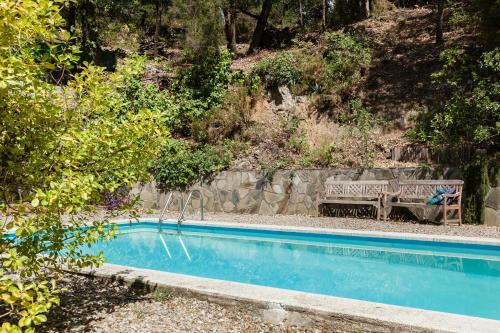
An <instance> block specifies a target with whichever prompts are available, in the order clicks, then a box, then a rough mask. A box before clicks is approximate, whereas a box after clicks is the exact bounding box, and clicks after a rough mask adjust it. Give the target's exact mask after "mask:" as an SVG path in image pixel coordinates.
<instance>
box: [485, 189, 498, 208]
mask: <svg viewBox="0 0 500 333" xmlns="http://www.w3.org/2000/svg"><path fill="white" fill-rule="evenodd" d="M486 207H489V208H493V209H494V210H500V187H493V188H492V189H490V191H489V192H488V195H487V196H486Z"/></svg>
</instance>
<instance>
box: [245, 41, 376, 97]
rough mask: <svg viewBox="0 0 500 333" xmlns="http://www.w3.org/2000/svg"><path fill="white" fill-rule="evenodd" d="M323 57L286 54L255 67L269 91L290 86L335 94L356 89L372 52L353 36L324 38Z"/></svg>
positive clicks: (282, 53) (311, 54)
mask: <svg viewBox="0 0 500 333" xmlns="http://www.w3.org/2000/svg"><path fill="white" fill-rule="evenodd" d="M323 39H324V49H325V50H324V54H323V55H321V54H317V53H312V52H310V50H308V49H307V48H304V49H302V50H300V52H296V51H284V52H281V53H279V54H278V55H277V56H276V57H274V58H271V59H265V60H263V61H261V62H260V63H258V64H257V65H256V66H255V67H254V70H253V72H254V74H256V75H258V76H259V77H261V78H262V79H263V81H264V82H265V84H266V86H267V87H277V86H284V85H286V86H289V87H291V88H292V90H293V91H294V92H296V93H299V94H302V93H310V92H313V93H335V92H339V91H343V90H346V89H347V88H350V87H352V86H354V85H356V84H357V83H358V82H359V81H360V80H361V77H362V74H363V71H365V70H366V69H367V68H368V66H369V65H370V62H371V51H370V49H369V48H367V47H365V46H364V45H363V43H361V42H360V41H358V40H357V39H356V38H354V37H353V36H351V35H349V34H346V33H342V32H335V33H326V34H325V35H324V38H323Z"/></svg>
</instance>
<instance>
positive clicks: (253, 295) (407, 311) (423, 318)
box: [79, 264, 500, 333]
mask: <svg viewBox="0 0 500 333" xmlns="http://www.w3.org/2000/svg"><path fill="white" fill-rule="evenodd" d="M79 273H82V274H85V275H92V276H97V277H102V278H109V279H115V280H120V281H123V282H125V283H126V284H129V285H135V284H137V283H140V284H143V285H147V286H150V287H153V288H157V287H160V288H173V289H178V290H183V291H189V292H191V293H195V294H200V295H204V296H209V297H212V298H217V299H225V300H229V301H245V302H250V303H251V304H259V305H268V306H271V305H273V304H279V305H280V306H281V307H282V308H283V309H285V310H289V311H295V312H301V313H306V314H309V315H313V316H315V317H317V316H318V315H319V316H321V317H323V318H331V317H336V318H343V319H346V320H354V321H359V320H365V321H367V322H368V323H371V324H374V323H378V324H381V325H384V326H387V325H390V326H393V327H395V328H397V327H406V328H417V329H420V330H432V331H445V332H482V333H489V332H500V321H496V320H493V319H486V318H480V317H471V316H463V315H458V314H451V313H444V312H436V311H429V310H422V309H416V308H409V307H403V306H396V305H388V304H383V303H375V302H368V301H361V300H355V299H349V298H342V297H335V296H325V295H318V294H310V293H305V292H300V291H293V290H287V289H278V288H272V287H265V286H257V285H251V284H245V283H239V282H232V281H226V280H216V279H209V278H201V277H195V276H190V275H183V274H176V273H168V272H162V271H156V270H149V269H138V268H133V267H129V266H122V265H115V264H104V265H103V266H102V267H100V268H95V269H82V270H80V271H79Z"/></svg>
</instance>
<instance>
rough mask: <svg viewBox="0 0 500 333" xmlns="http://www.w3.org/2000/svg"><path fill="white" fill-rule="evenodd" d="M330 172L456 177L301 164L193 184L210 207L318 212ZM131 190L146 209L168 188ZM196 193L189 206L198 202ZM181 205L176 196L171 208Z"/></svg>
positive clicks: (343, 176)
mask: <svg viewBox="0 0 500 333" xmlns="http://www.w3.org/2000/svg"><path fill="white" fill-rule="evenodd" d="M329 177H334V178H335V179H337V180H387V179H394V178H396V179H399V180H404V179H440V178H444V179H447V178H449V179H454V178H460V174H459V173H458V171H457V170H456V169H446V170H445V171H444V172H438V171H436V170H433V169H428V168H401V169H305V170H278V171H276V172H275V173H274V174H270V173H268V172H265V171H224V172H221V173H220V174H218V175H217V176H215V177H214V178H213V179H212V180H211V181H206V182H204V183H203V184H202V185H195V186H193V187H192V189H196V190H200V192H201V193H202V194H203V198H204V207H205V210H206V211H208V212H225V213H250V214H263V215H274V214H301V215H316V214H317V195H318V193H322V192H323V191H324V187H323V184H324V182H325V180H326V179H327V178H329ZM132 194H135V195H139V196H140V198H141V200H142V203H143V207H144V208H146V209H149V208H152V209H159V208H162V207H163V205H164V203H165V200H166V194H165V193H164V192H162V191H159V190H158V189H157V188H156V186H155V184H154V183H149V184H144V185H139V184H138V185H137V186H135V187H134V189H133V190H132ZM199 205H200V201H199V198H198V196H196V197H195V199H194V200H193V201H192V204H191V205H190V207H189V210H188V212H193V210H194V209H195V208H198V207H199ZM179 206H180V199H179V196H176V199H175V200H174V202H173V204H172V206H171V207H172V210H176V209H178V207H179Z"/></svg>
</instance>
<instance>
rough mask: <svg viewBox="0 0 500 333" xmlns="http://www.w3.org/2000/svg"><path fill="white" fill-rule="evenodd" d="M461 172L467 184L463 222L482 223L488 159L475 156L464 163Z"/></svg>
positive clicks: (487, 183)
mask: <svg viewBox="0 0 500 333" xmlns="http://www.w3.org/2000/svg"><path fill="white" fill-rule="evenodd" d="M463 174H464V181H465V184H467V192H466V196H465V198H464V206H465V210H464V211H465V214H464V222H465V223H470V224H484V217H485V216H484V214H485V207H486V195H487V194H488V190H489V182H488V159H487V158H486V157H485V156H476V158H475V159H473V160H472V161H470V162H468V163H466V165H464V167H463Z"/></svg>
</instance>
